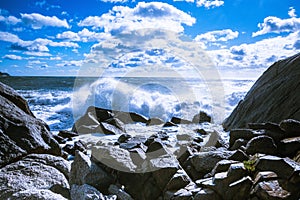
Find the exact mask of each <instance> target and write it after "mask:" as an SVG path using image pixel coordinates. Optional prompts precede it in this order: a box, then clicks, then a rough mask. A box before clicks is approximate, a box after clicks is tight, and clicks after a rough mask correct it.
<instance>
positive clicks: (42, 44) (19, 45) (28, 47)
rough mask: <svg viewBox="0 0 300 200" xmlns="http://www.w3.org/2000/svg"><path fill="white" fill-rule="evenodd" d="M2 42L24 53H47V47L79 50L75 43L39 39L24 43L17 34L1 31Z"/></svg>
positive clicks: (0, 39)
mask: <svg viewBox="0 0 300 200" xmlns="http://www.w3.org/2000/svg"><path fill="white" fill-rule="evenodd" d="M0 41H5V42H10V43H13V44H12V45H11V49H13V50H23V51H40V52H47V51H49V49H48V47H47V46H52V47H69V48H79V45H78V44H77V43H74V42H54V41H52V40H49V39H43V38H37V39H35V40H32V41H24V40H22V39H20V38H19V37H18V36H17V35H15V34H12V33H8V32H2V31H0Z"/></svg>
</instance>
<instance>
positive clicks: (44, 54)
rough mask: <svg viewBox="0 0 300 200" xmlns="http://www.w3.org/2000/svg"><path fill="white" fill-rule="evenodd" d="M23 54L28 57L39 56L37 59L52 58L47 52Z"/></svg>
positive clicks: (26, 52) (27, 52)
mask: <svg viewBox="0 0 300 200" xmlns="http://www.w3.org/2000/svg"><path fill="white" fill-rule="evenodd" d="M23 54H25V55H28V56H39V57H49V56H52V55H51V54H50V53H47V52H38V51H25V52H24V53H23Z"/></svg>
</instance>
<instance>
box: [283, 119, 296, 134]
mask: <svg viewBox="0 0 300 200" xmlns="http://www.w3.org/2000/svg"><path fill="white" fill-rule="evenodd" d="M299 120H300V119H299ZM280 128H281V129H283V130H284V131H285V132H286V136H285V137H297V136H300V122H299V121H297V120H294V119H286V120H283V121H281V122H280Z"/></svg>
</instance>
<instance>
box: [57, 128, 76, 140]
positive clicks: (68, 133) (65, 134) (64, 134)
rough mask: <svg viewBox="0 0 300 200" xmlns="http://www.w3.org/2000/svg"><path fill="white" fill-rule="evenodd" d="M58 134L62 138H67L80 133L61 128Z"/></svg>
mask: <svg viewBox="0 0 300 200" xmlns="http://www.w3.org/2000/svg"><path fill="white" fill-rule="evenodd" d="M58 136H60V137H62V138H67V139H71V138H72V137H76V136H79V135H78V133H75V132H72V131H67V130H61V131H59V132H58Z"/></svg>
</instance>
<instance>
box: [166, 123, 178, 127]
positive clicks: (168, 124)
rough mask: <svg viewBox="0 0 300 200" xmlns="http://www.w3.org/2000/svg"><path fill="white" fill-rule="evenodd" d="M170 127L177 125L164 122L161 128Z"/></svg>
mask: <svg viewBox="0 0 300 200" xmlns="http://www.w3.org/2000/svg"><path fill="white" fill-rule="evenodd" d="M172 126H177V124H175V123H173V122H166V123H165V124H164V125H163V127H172Z"/></svg>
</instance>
